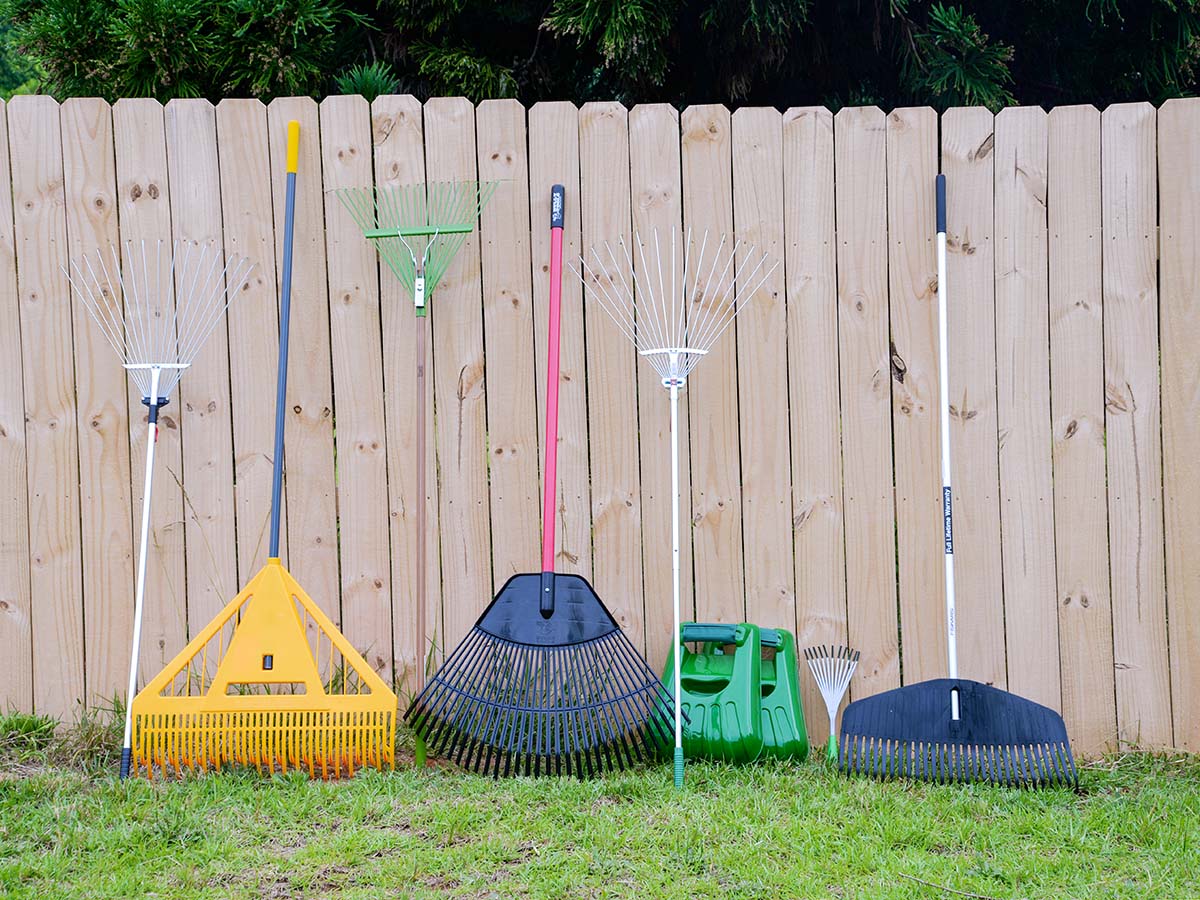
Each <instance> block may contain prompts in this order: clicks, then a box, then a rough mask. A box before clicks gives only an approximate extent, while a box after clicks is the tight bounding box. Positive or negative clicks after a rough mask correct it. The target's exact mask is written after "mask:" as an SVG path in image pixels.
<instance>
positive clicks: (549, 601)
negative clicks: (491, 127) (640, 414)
mask: <svg viewBox="0 0 1200 900" xmlns="http://www.w3.org/2000/svg"><path fill="white" fill-rule="evenodd" d="M565 199H566V190H565V189H564V188H563V186H562V185H561V184H556V185H554V186H553V187H552V188H551V189H550V315H549V318H548V319H547V325H548V327H547V338H546V350H547V360H546V443H545V447H546V477H545V488H544V491H545V494H544V496H543V497H542V523H543V524H542V585H541V587H542V592H541V613H542V618H544V619H548V618H550V617H551V616H552V615H554V538H555V534H554V527H555V524H554V513H555V509H554V497H555V493H556V488H557V485H558V475H557V472H558V379H559V346H558V345H559V323H560V321H561V313H562V253H563V249H562V247H563V204H564V202H565Z"/></svg>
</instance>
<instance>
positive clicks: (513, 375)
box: [475, 100, 548, 591]
mask: <svg viewBox="0 0 1200 900" xmlns="http://www.w3.org/2000/svg"><path fill="white" fill-rule="evenodd" d="M475 127H476V130H477V142H478V151H477V153H478V161H479V163H478V164H479V178H480V180H486V181H499V182H500V183H501V184H500V186H499V187H498V188H497V189H496V194H495V196H493V197H492V202H491V203H489V204H488V207H487V209H485V210H484V211H483V216H482V217H481V218H482V221H481V224H480V232H479V244H480V257H481V264H482V267H483V328H484V336H485V345H486V347H487V355H486V367H487V372H488V376H489V377H488V391H487V412H488V452H489V457H488V469H489V472H490V476H491V477H490V486H491V514H492V579H493V583H494V585H495V589H496V590H497V591H498V590H499V589H500V586H501V585H502V584H504V582H505V581H507V580H508V579H509V577H510V576H512V575H516V574H517V573H518V572H533V571H536V570H537V569H538V565H536V563H537V562H538V560H540V558H541V556H540V553H539V551H540V548H541V529H540V528H538V522H539V520H540V516H539V514H538V510H539V509H540V508H541V505H540V502H539V499H538V498H539V493H538V485H539V483H540V480H539V478H538V465H537V463H538V441H539V437H538V415H537V409H536V405H537V386H536V374H535V366H534V360H533V285H532V283H531V281H530V279H531V277H532V275H531V273H530V271H529V260H530V256H529V159H528V157H527V154H526V134H525V107H523V106H521V105H520V104H519V103H517V101H516V100H488V101H485V102H484V103H481V104H480V105H479V109H478V110H477V111H476V113H475ZM547 221H548V220H547ZM537 224H538V225H539V226H543V227H544V226H545V224H546V223H537Z"/></svg>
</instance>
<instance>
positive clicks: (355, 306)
mask: <svg viewBox="0 0 1200 900" xmlns="http://www.w3.org/2000/svg"><path fill="white" fill-rule="evenodd" d="M371 151H372V141H371V107H370V105H369V104H368V103H367V101H366V100H364V99H363V98H362V97H328V98H326V99H325V100H324V101H322V102H321V173H322V185H323V187H324V191H323V196H324V199H325V247H326V252H327V254H328V272H329V274H328V279H329V327H330V350H331V353H332V356H333V403H334V422H335V434H334V441H335V444H336V452H337V515H338V530H339V532H340V533H341V535H342V540H341V544H340V547H339V550H340V556H339V558H340V560H341V596H342V620H343V623H344V629H343V630H344V632H345V634H346V637H347V638H348V639H349V640H350V642H351V643H352V644H354V646H355V647H357V648H358V649H359V650H360V651H362V653H363V655H364V657H365V658H366V660H367V662H368V663H369V664H370V665H371V668H373V669H374V670H375V671H376V672H378V673H380V675H382V676H383V678H384V680H386V681H391V679H392V671H393V669H392V637H391V636H392V572H391V546H390V540H389V532H388V478H387V441H386V435H385V426H384V406H383V348H382V345H383V341H382V332H381V327H382V326H381V324H380V310H379V268H378V265H377V263H376V259H375V248H374V247H373V246H371V245H370V244H369V243H368V242H367V240H366V238H365V237H363V235H362V232H361V231H360V230H359V228H358V224H357V223H356V222H355V221H354V219H353V217H351V215H350V213H349V211H348V210H347V209H346V208H345V207H344V206H343V205H342V202H341V201H340V200H339V199H338V195H337V193H336V192H337V191H338V190H339V189H342V188H356V189H358V190H370V189H371V186H372V182H373V179H372V152H371Z"/></svg>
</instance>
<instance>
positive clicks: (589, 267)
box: [571, 230, 777, 787]
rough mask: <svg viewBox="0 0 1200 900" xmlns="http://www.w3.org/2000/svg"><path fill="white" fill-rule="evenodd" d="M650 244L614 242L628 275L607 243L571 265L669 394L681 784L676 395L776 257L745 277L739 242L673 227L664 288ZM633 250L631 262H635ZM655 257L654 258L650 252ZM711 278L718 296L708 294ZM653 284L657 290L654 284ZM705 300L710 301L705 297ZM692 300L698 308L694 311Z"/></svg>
mask: <svg viewBox="0 0 1200 900" xmlns="http://www.w3.org/2000/svg"><path fill="white" fill-rule="evenodd" d="M651 239H652V241H653V246H652V247H649V246H648V245H649V244H650V241H648V240H643V239H642V236H641V235H640V234H634V236H633V241H634V243H635V244H636V247H637V249H636V251H635V253H631V252H630V249H629V247H628V245H627V244H626V242H625V240H624V239H620V240H618V243H619V244H620V245H621V247H622V249H623V250H624V256H625V262H624V265H625V266H627V267H628V270H629V276H628V278H626V276H625V273H624V271H623V266H622V263H621V262H620V261H619V260H618V258H617V255H616V253H615V252H614V250H613V248H612V244H611V243H610V242H607V241H605V242H603V243H602V244H597V245H593V246H592V248H591V251H590V256H591V261H590V262H589V260H588V255H587V254H585V255H583V256H581V257H580V259H579V261H578V265H576V264H574V263H572V264H571V269H572V271H573V272H574V273H575V275H576V276H577V277H578V278H579V279H580V281H582V282H583V285H584V288H585V294H586V296H587V298H588V300H589V301H592V302H595V303H597V304H598V305H599V306H600V308H601V309H603V310H604V311H605V313H606V314H607V315H608V317H609V318H610V319H612V321H613V323H614V324H615V325H616V326H617V329H618V330H619V331H620V332H621V334H623V335H624V336H625V337H626V338H627V339H628V340H629V341H630V342H631V343H632V344H633V346H634V348H635V349H636V350H637V353H638V355H639V356H641V357H642V358H643V359H645V360H646V361H647V363H648V364H649V365H650V366H651V367H652V368H653V369H654V371H655V372H656V373H657V374H658V376H659V378H660V379H661V380H662V385H663V387H664V388H666V389H667V391H668V393H669V395H670V400H671V496H672V507H671V561H672V562H671V576H672V609H673V615H674V648H675V657H674V658H675V660H676V666H675V673H674V683H675V688H674V697H675V784H676V786H677V787H681V786H682V785H683V741H682V709H681V707H680V673H679V665H678V662H679V658H680V649H679V628H680V621H679V619H680V613H679V602H680V578H681V573H680V563H679V554H680V540H681V538H680V525H679V494H680V487H679V394H680V392H681V391H682V390H683V389H684V387H685V386H686V385H687V378H688V375H689V374H690V373H691V371H692V370H693V369H694V368H695V367H696V365H697V364H698V363H699V362H700V360H701V359H703V358H704V356H705V355H707V354H708V352H709V350H710V349H711V348H712V346H713V344H714V343H715V342H716V341H717V340H718V339H719V338H720V336H721V335H722V334H724V332H725V330H726V329H728V328H729V327H730V325H732V323H733V320H734V318H735V317H736V316H737V314H738V313H739V312H740V311H741V310H742V309H743V308H745V306H746V305H747V302H748V301H749V300H750V299H751V298H752V297H753V296H754V294H755V293H756V292H757V291H758V289H759V288H760V287H761V286H762V285H763V284H764V283H765V282H766V279H767V278H769V277H770V275H771V273H772V272H774V270H775V266H776V265H777V263H775V264H773V265H771V266H769V267H767V268H766V270H765V272H762V274H761V277H759V276H760V270H761V269H762V267H763V266H764V265H765V262H766V255H765V254H762V255H761V257H760V258H759V261H758V265H757V266H756V267H755V268H753V269H752V270H751V273H750V275H749V276H747V277H746V278H740V277H739V276H740V275H742V274H743V273H744V272H745V270H746V269H745V267H746V265H748V264H749V262H750V258H751V257H752V256H753V253H751V254H750V257H748V258H747V261H746V263H744V264H742V265H739V264H738V263H737V261H736V259H735V253H736V250H737V249H738V248H740V247H741V244H740V243H738V242H734V244H733V246H732V247H730V246H729V240H728V237H727V236H725V235H722V236H721V238H720V240H719V241H717V242H716V243H717V246H716V248H715V249H714V250H712V251H711V258H710V250H709V236H708V232H705V233H704V235H703V236H702V237H701V239H700V247H699V250H698V252H697V251H696V250H694V249H693V245H694V242H693V240H692V233H691V231H688V232H687V236H686V238H681V236H680V234H679V232H678V231H673V232H672V234H671V238H670V244H671V246H670V255H669V264H670V269H671V279H670V281H671V289H670V291H668V290H667V279H666V277H665V276H664V274H663V264H664V262H667V260H668V255H667V253H666V252H665V250H664V247H663V245H662V241H661V240H660V238H659V235H658V231H657V230H655V231H654V232H653V233H652V236H651ZM601 247H603V248H604V252H605V253H606V254H607V256H608V259H609V262H610V264H611V265H612V267H613V268H614V269H615V270H616V275H615V277H612V276H609V274H608V273H607V272H606V271H605V265H604V261H603V258H602V254H601V250H600V248H601ZM635 254H636V262H635ZM651 257H652V258H651ZM681 257H682V262H683V272H682V279H679V280H677V273H678V271H679V269H678V265H677V264H678V262H679V260H680V258H681ZM714 279H716V286H717V292H716V296H714V295H713V294H710V291H711V289H712V286H713V282H714ZM656 282H657V290H656V288H655V283H656ZM706 298H708V300H709V302H703V301H704V300H705V299H706ZM693 303H696V305H697V306H699V309H698V310H694V309H692V308H691V307H692V305H693Z"/></svg>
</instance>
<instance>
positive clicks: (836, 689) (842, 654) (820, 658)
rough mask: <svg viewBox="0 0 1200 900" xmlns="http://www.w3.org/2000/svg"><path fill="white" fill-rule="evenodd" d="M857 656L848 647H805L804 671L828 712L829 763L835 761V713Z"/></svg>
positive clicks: (848, 684) (856, 653)
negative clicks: (805, 666)
mask: <svg viewBox="0 0 1200 900" xmlns="http://www.w3.org/2000/svg"><path fill="white" fill-rule="evenodd" d="M858 657H859V653H858V651H857V650H851V649H850V648H849V647H833V646H831V647H826V646H824V645H822V646H820V647H806V648H805V650H804V658H805V659H807V660H808V668H809V670H810V671H811V672H812V675H813V680H814V681H816V683H817V688H818V689H819V690H820V691H821V698H822V699H823V700H824V701H825V710H826V712H828V713H829V749H828V755H829V758H830V760H831V761H833V762H836V761H837V711H838V707H839V706H841V705H842V697H844V696H845V695H846V689H847V688H848V687H850V679H851V678H853V677H854V670H855V669H856V668H857V667H858Z"/></svg>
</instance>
